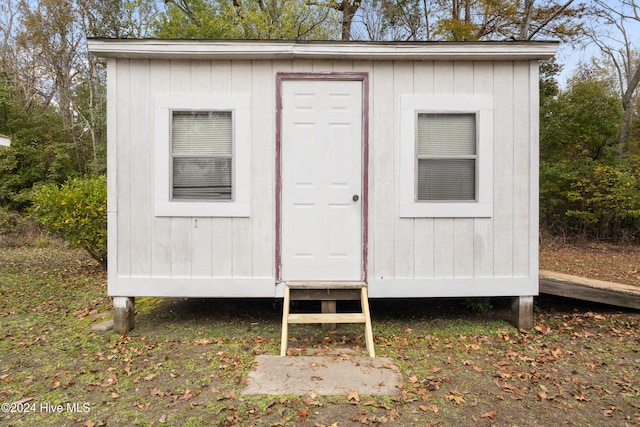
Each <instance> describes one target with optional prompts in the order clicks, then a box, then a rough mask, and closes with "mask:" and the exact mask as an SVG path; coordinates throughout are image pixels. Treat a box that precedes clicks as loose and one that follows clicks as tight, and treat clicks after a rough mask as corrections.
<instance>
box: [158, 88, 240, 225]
mask: <svg viewBox="0 0 640 427" xmlns="http://www.w3.org/2000/svg"><path fill="white" fill-rule="evenodd" d="M174 111H185V112H189V111H195V112H197V111H203V112H209V111H214V112H215V111H221V112H223V111H224V112H231V121H232V123H231V126H232V138H233V140H232V160H231V161H232V165H231V170H232V177H231V200H228V199H220V200H184V199H177V200H173V199H172V188H173V182H172V181H173V177H172V175H173V173H172V172H173V166H172V164H173V156H172V146H171V137H172V127H171V126H172V120H173V112H174ZM250 129H251V121H250V96H249V95H227V94H225V95H218V94H208V95H184V94H166V95H158V96H156V97H155V100H154V144H153V154H154V178H155V179H154V214H155V216H158V217H164V216H168V217H248V216H249V215H250V203H249V197H250V187H251V167H250V158H251V157H250V141H251V139H250Z"/></svg>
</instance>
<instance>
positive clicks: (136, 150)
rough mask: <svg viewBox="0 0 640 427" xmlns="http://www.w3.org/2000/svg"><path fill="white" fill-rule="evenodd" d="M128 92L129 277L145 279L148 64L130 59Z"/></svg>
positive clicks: (148, 234)
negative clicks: (143, 277) (129, 85)
mask: <svg viewBox="0 0 640 427" xmlns="http://www.w3.org/2000/svg"><path fill="white" fill-rule="evenodd" d="M129 67H130V72H131V90H132V95H131V99H130V100H129V105H130V107H129V109H130V121H131V122H130V123H131V124H132V126H131V127H130V128H129V129H130V132H129V141H130V144H129V153H128V156H129V159H131V160H130V167H129V183H130V186H131V188H130V197H129V206H130V208H131V216H130V218H131V228H130V230H129V232H130V235H129V236H130V237H129V244H130V245H131V255H132V256H131V276H133V277H136V276H148V275H149V274H150V273H151V254H150V253H149V248H150V238H151V218H152V215H153V211H152V206H151V203H152V200H151V198H150V197H149V195H150V194H151V192H152V188H151V159H152V156H151V155H150V153H151V150H150V147H149V143H148V140H149V138H148V135H150V134H152V133H153V122H152V120H151V116H152V107H151V104H152V102H153V101H152V97H151V87H150V73H149V61H148V60H144V59H132V60H131V62H130V65H129Z"/></svg>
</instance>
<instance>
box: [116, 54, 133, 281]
mask: <svg viewBox="0 0 640 427" xmlns="http://www.w3.org/2000/svg"><path fill="white" fill-rule="evenodd" d="M129 67H130V61H129V60H118V65H117V68H116V80H117V81H118V87H117V95H116V99H117V100H118V103H117V105H116V122H117V123H118V126H117V131H116V141H118V142H120V141H122V142H128V141H129V137H130V135H129V132H130V129H131V121H130V120H131V110H130V106H131V94H132V84H131V72H130V70H129ZM118 148H119V149H118V150H117V156H118V157H117V160H116V176H117V179H116V193H117V197H118V202H117V206H118V213H117V218H118V219H117V223H118V227H117V237H116V239H117V241H118V252H117V256H118V259H117V266H118V274H119V275H121V276H130V275H131V247H130V245H131V203H130V197H129V194H130V186H131V176H130V165H131V156H130V153H129V146H128V145H124V146H123V147H118Z"/></svg>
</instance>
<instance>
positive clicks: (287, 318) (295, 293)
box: [280, 282, 375, 357]
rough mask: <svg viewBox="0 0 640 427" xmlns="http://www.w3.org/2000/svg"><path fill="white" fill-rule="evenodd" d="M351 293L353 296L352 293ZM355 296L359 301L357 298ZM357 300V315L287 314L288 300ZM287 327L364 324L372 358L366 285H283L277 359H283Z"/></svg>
mask: <svg viewBox="0 0 640 427" xmlns="http://www.w3.org/2000/svg"><path fill="white" fill-rule="evenodd" d="M354 291H355V293H354ZM358 295H359V298H358ZM300 299H304V300H320V301H329V300H336V299H360V307H361V309H362V312H361V313H289V311H290V308H291V307H290V306H291V301H292V300H300ZM290 323H320V324H327V323H331V324H336V323H364V325H365V334H364V335H365V343H366V346H367V351H368V352H369V356H371V357H375V349H374V343H373V330H372V327H371V314H370V312H369V297H368V295H367V285H366V283H363V282H287V283H286V285H285V287H284V303H283V305H282V343H281V347H280V355H281V356H286V354H287V346H288V342H289V324H290Z"/></svg>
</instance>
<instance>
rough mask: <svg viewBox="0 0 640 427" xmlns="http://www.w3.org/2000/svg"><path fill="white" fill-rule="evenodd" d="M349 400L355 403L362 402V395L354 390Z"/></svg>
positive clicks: (348, 397)
mask: <svg viewBox="0 0 640 427" xmlns="http://www.w3.org/2000/svg"><path fill="white" fill-rule="evenodd" d="M347 400H348V401H350V402H351V401H354V402H356V403H358V402H360V393H358V390H353V391H352V392H351V393H349V395H348V396H347Z"/></svg>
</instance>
